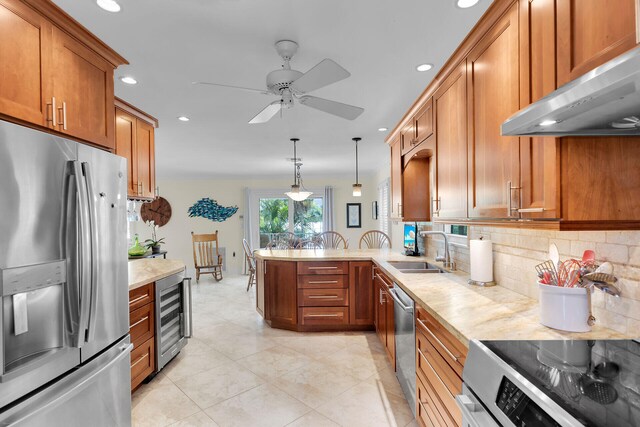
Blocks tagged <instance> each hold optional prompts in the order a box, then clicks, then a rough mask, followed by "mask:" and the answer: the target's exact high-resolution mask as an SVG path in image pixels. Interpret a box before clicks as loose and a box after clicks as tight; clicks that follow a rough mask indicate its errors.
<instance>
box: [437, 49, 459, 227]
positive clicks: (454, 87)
mask: <svg viewBox="0 0 640 427" xmlns="http://www.w3.org/2000/svg"><path fill="white" fill-rule="evenodd" d="M466 101H467V70H466V62H465V61H463V62H462V64H461V65H459V66H458V67H457V68H456V69H455V70H454V71H453V72H452V73H451V74H450V75H449V77H448V78H447V80H445V81H444V83H443V84H442V86H440V87H439V88H438V90H437V91H436V92H435V94H434V95H433V106H434V110H435V116H436V120H435V133H436V156H435V158H436V163H435V165H436V166H435V182H434V185H433V188H434V192H433V193H434V194H433V198H432V199H431V205H432V209H433V216H434V219H435V218H466V217H467V103H466Z"/></svg>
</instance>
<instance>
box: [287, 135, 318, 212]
mask: <svg viewBox="0 0 640 427" xmlns="http://www.w3.org/2000/svg"><path fill="white" fill-rule="evenodd" d="M291 141H292V142H293V185H291V191H287V192H286V193H284V194H285V195H286V196H287V197H289V198H290V199H291V200H294V201H296V202H301V201H303V200H306V199H307V198H309V196H311V195H312V194H313V193H312V192H311V191H307V190H306V189H305V188H304V186H303V185H302V178H301V177H300V166H302V163H301V162H299V161H298V160H299V159H298V153H297V150H296V143H297V142H298V141H300V140H299V139H298V138H291Z"/></svg>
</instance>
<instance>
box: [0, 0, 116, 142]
mask: <svg viewBox="0 0 640 427" xmlns="http://www.w3.org/2000/svg"><path fill="white" fill-rule="evenodd" d="M0 22H2V25H1V26H0V75H1V76H2V78H1V79H0V116H1V117H2V118H3V119H6V120H9V121H15V122H18V123H21V124H24V125H28V126H33V127H36V128H40V129H43V130H49V131H53V132H57V133H60V134H62V135H65V136H69V137H73V138H76V139H79V140H82V141H84V142H88V143H90V144H93V145H96V146H99V147H102V148H105V149H108V150H112V149H113V148H114V112H113V100H114V96H113V92H114V89H113V74H114V70H115V68H116V67H117V66H119V65H121V64H126V63H127V61H126V60H125V59H124V58H122V57H121V56H119V55H118V54H117V53H115V52H114V51H113V50H111V49H110V48H109V47H107V46H106V45H105V44H104V43H103V42H101V41H100V40H98V39H97V38H96V37H95V36H94V35H92V34H91V33H89V32H88V31H87V30H86V29H85V28H84V27H82V26H81V25H80V24H78V23H77V22H76V21H74V20H73V19H72V18H70V17H69V16H68V15H67V14H66V13H64V12H63V11H62V10H61V9H59V8H58V7H57V6H55V5H54V4H53V3H52V2H50V1H46V0H0Z"/></svg>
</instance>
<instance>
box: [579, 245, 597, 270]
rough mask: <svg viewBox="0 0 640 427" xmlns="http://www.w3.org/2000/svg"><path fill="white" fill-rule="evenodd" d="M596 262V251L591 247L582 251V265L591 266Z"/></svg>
mask: <svg viewBox="0 0 640 427" xmlns="http://www.w3.org/2000/svg"><path fill="white" fill-rule="evenodd" d="M595 263H596V253H595V252H594V251H592V250H591V249H587V250H586V251H584V252H583V253H582V266H583V267H591V266H593V265H595Z"/></svg>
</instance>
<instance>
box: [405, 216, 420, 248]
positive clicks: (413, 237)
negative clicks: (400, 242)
mask: <svg viewBox="0 0 640 427" xmlns="http://www.w3.org/2000/svg"><path fill="white" fill-rule="evenodd" d="M404 254H405V255H406V256H420V251H419V250H418V223H417V222H416V223H413V224H405V225H404Z"/></svg>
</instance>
